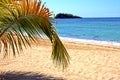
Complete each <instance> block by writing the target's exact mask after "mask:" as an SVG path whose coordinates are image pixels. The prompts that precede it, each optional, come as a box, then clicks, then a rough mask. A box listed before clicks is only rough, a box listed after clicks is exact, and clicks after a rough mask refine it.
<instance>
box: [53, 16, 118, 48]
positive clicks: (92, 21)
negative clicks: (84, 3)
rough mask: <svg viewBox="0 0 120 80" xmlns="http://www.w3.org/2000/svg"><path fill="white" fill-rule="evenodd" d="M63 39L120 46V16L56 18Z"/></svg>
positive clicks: (57, 27) (57, 28)
mask: <svg viewBox="0 0 120 80" xmlns="http://www.w3.org/2000/svg"><path fill="white" fill-rule="evenodd" d="M55 28H56V30H57V32H58V35H59V36H60V37H61V39H65V40H69V41H77V42H87V43H93V44H102V45H104V44H105V45H108V44H110V45H115V46H116V45H117V46H120V18H73V19H56V24H55Z"/></svg>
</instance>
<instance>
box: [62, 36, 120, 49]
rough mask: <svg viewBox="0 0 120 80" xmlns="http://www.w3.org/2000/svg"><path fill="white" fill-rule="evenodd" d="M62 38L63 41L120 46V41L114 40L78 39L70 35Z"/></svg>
mask: <svg viewBox="0 0 120 80" xmlns="http://www.w3.org/2000/svg"><path fill="white" fill-rule="evenodd" d="M60 39H61V40H63V41H67V42H75V43H85V44H92V45H101V46H113V47H120V43H119V42H114V41H99V40H89V39H77V38H68V37H60Z"/></svg>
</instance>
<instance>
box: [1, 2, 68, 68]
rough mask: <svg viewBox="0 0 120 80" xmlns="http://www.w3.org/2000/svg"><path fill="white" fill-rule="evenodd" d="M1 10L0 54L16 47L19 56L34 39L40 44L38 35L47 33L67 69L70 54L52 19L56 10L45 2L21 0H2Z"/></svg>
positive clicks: (55, 58)
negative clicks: (45, 4)
mask: <svg viewBox="0 0 120 80" xmlns="http://www.w3.org/2000/svg"><path fill="white" fill-rule="evenodd" d="M9 4H12V5H11V6H9ZM0 9H1V11H0V13H1V14H0V45H3V46H2V47H3V50H2V51H1V52H0V53H2V52H4V53H5V55H8V54H9V53H10V50H11V49H12V52H13V55H14V56H15V55H16V53H20V51H22V50H23V48H24V47H25V48H27V47H28V46H31V41H33V42H35V43H38V39H37V38H38V36H39V37H42V36H44V35H46V36H47V37H48V38H49V39H50V41H51V43H52V59H53V61H54V62H55V63H56V64H58V65H62V67H63V68H65V67H67V66H68V64H69V58H70V57H69V55H68V52H67V50H66V49H65V47H64V45H63V44H62V42H61V41H60V39H59V37H58V35H57V33H56V31H55V29H54V27H53V25H52V23H51V22H50V16H51V15H52V13H51V12H50V11H49V9H48V8H46V7H45V6H44V4H43V5H42V4H41V1H40V2H37V0H34V1H32V0H21V1H20V2H19V4H18V3H17V2H16V1H14V0H9V1H8V0H1V2H0Z"/></svg>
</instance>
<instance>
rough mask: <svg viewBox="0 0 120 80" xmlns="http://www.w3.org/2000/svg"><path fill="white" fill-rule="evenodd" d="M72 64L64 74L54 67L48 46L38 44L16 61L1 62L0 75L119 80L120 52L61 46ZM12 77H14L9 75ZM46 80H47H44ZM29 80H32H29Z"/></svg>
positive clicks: (49, 79) (55, 79)
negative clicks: (35, 74)
mask: <svg viewBox="0 0 120 80" xmlns="http://www.w3.org/2000/svg"><path fill="white" fill-rule="evenodd" d="M64 45H65V47H66V48H67V51H68V53H69V55H70V56H71V63H70V65H69V66H68V68H67V69H66V70H65V71H62V69H60V68H58V67H55V65H54V64H53V63H52V60H51V52H52V51H51V44H50V42H49V41H47V40H44V41H42V40H41V41H40V44H39V45H34V46H33V48H29V49H27V50H25V51H24V53H23V54H21V55H19V56H17V57H16V58H12V57H9V58H7V59H4V60H3V59H0V71H1V72H6V73H7V72H8V73H9V74H10V73H11V74H12V73H13V74H14V73H15V74H17V73H18V74H19V76H17V77H21V76H20V72H21V73H23V74H24V75H25V73H26V72H30V74H26V75H27V76H28V75H30V76H31V74H32V73H38V74H42V75H45V76H42V78H40V76H37V78H36V76H34V77H33V78H34V79H33V78H31V77H30V76H29V78H28V77H25V76H24V78H25V79H24V78H22V79H20V78H19V79H18V80H61V79H65V80H120V48H119V47H112V46H111V47H110V46H108V47H107V46H106V47H105V46H98V45H90V44H85V43H75V42H64ZM12 77H14V75H12ZM45 77H46V78H45ZM30 78H31V79H30ZM16 80H17V79H16Z"/></svg>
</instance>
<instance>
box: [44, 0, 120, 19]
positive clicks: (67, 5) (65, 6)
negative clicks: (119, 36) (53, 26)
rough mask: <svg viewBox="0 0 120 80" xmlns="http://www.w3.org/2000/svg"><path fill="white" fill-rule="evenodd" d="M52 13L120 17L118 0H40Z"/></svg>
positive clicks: (119, 1)
mask: <svg viewBox="0 0 120 80" xmlns="http://www.w3.org/2000/svg"><path fill="white" fill-rule="evenodd" d="M42 2H46V7H48V8H49V9H50V10H51V11H53V12H54V14H57V13H71V14H74V15H78V16H81V17H120V0H42Z"/></svg>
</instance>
